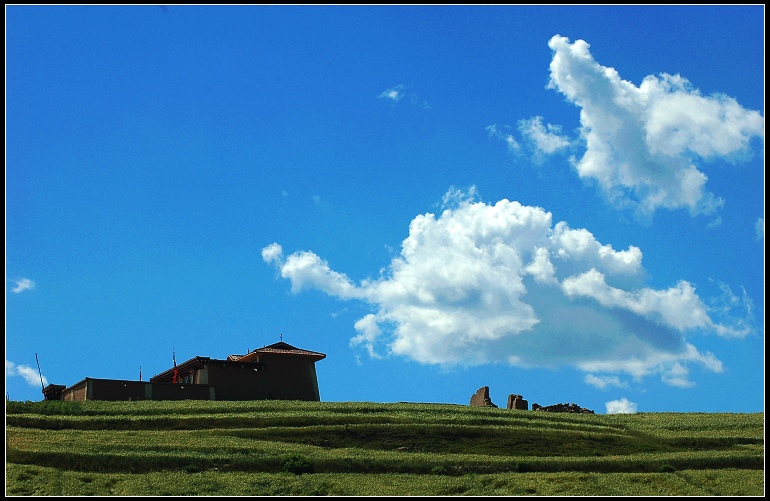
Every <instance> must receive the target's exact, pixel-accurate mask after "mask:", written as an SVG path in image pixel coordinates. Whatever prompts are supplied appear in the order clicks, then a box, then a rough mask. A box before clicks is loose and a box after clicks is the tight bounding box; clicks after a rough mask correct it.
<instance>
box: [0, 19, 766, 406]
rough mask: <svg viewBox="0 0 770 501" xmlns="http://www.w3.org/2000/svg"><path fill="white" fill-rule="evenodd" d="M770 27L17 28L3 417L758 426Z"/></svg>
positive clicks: (350, 24) (751, 22)
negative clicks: (265, 372)
mask: <svg viewBox="0 0 770 501" xmlns="http://www.w3.org/2000/svg"><path fill="white" fill-rule="evenodd" d="M764 15H765V11H764V6H762V5H758V6H752V5H745V6H674V7H669V6H582V7H581V6H553V7H551V6H481V7H476V6H397V7H394V6H355V7H351V6H318V7H315V6H251V7H240V6H231V7H213V6H187V7H179V6H168V7H159V6H119V7H91V6H65V7H59V6H6V179H5V181H6V394H7V396H8V397H9V398H11V399H12V400H39V399H41V398H42V395H41V391H40V378H39V376H38V371H37V366H36V363H35V354H36V353H37V354H38V356H39V360H40V365H41V369H42V373H43V376H44V378H45V382H46V383H56V384H64V385H71V384H74V383H76V382H78V381H80V380H82V379H83V378H85V377H95V378H115V379H138V377H139V370H140V367H141V370H142V373H143V375H144V378H145V379H147V378H149V377H150V376H152V375H154V374H158V373H160V372H162V371H164V370H166V369H168V368H169V367H170V366H171V363H172V352H175V353H176V358H177V360H179V361H184V360H187V359H189V358H192V357H194V356H209V357H212V358H225V357H227V355H229V354H243V353H244V352H246V351H247V350H250V349H255V348H258V347H261V346H264V345H268V344H272V343H274V342H277V341H278V340H279V339H280V336H281V335H282V336H283V340H284V341H286V342H288V343H290V344H292V345H294V346H297V347H299V348H303V349H308V350H313V351H319V352H322V353H325V354H326V355H327V358H326V359H325V360H322V361H320V362H318V363H317V364H316V369H317V373H318V380H319V387H320V393H321V399H322V400H325V401H373V402H399V401H409V402H443V403H458V404H467V403H468V402H469V400H470V396H471V395H472V394H473V393H474V392H476V390H478V389H479V388H480V387H482V386H489V387H490V396H491V398H492V401H493V402H494V403H496V404H497V405H499V406H502V407H504V406H505V404H506V400H507V396H508V394H511V393H517V394H521V395H523V396H524V398H525V399H527V400H528V401H529V403H530V405H531V404H532V403H535V402H536V403H539V404H540V405H551V404H555V403H561V402H574V403H577V404H578V405H581V406H583V407H587V408H590V409H594V410H595V411H596V412H599V413H605V412H666V411H672V412H717V411H718V412H757V411H763V410H764V344H765V343H764V318H765V312H764V299H765V298H764V294H765V292H764V270H765V268H764V246H765V239H764V182H765V179H764V106H765V102H764V88H765V81H764V71H765V68H764Z"/></svg>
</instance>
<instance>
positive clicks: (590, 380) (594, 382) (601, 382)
mask: <svg viewBox="0 0 770 501" xmlns="http://www.w3.org/2000/svg"><path fill="white" fill-rule="evenodd" d="M584 381H585V383H586V384H589V385H591V386H594V387H596V388H599V389H600V390H606V389H607V388H608V387H610V386H614V387H616V388H627V387H628V383H626V382H624V381H621V380H620V378H619V377H618V376H596V375H594V374H586V377H585V379H584Z"/></svg>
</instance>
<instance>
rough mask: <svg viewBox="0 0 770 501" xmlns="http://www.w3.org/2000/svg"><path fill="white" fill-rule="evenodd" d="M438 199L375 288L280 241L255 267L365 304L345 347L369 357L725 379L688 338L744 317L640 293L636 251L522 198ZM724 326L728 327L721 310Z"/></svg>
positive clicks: (684, 293)
mask: <svg viewBox="0 0 770 501" xmlns="http://www.w3.org/2000/svg"><path fill="white" fill-rule="evenodd" d="M450 195H452V196H450ZM445 200H447V201H453V205H452V206H451V207H448V208H446V209H445V210H444V211H443V212H442V213H441V214H440V215H439V216H436V215H434V214H431V213H426V214H421V215H418V216H417V217H415V218H414V219H413V220H412V222H411V223H410V225H409V236H408V237H407V238H406V239H405V240H404V241H403V242H402V245H401V252H400V254H399V255H398V256H397V257H395V258H394V259H393V260H392V261H391V263H390V265H389V267H388V268H387V270H385V272H383V273H382V274H381V275H380V276H379V277H378V278H376V279H367V280H363V281H361V282H360V283H358V284H356V283H354V282H353V281H352V280H351V279H350V278H349V277H347V276H346V275H345V274H344V273H340V272H337V271H334V270H332V269H331V268H330V267H329V265H328V263H327V262H326V261H324V260H323V259H322V258H321V257H319V256H317V255H316V254H314V253H313V252H310V251H300V252H295V253H293V254H290V255H288V256H284V253H283V249H282V248H281V246H280V245H279V244H277V243H273V244H271V245H269V246H267V247H265V248H264V249H263V250H262V257H263V259H264V260H265V262H267V263H271V264H273V265H275V266H276V268H277V270H278V272H279V273H280V276H281V277H283V278H285V279H287V280H289V281H290V282H291V290H292V292H294V293H298V292H300V291H302V290H304V289H310V288H313V289H318V290H321V291H324V292H325V293H327V294H329V295H331V296H335V297H337V298H340V299H344V300H359V301H363V302H365V303H367V304H369V305H370V306H371V308H372V312H371V313H368V314H366V315H365V316H363V317H362V318H360V319H359V320H358V321H357V322H356V323H355V325H354V328H355V330H356V333H357V334H356V335H355V336H354V337H353V338H352V339H351V345H353V346H357V347H362V348H364V349H366V350H367V351H368V352H369V354H370V355H371V356H373V357H379V356H388V355H400V356H404V357H407V358H410V359H412V360H415V361H418V362H420V363H426V364H442V365H477V364H484V363H494V362H505V363H510V364H512V365H517V366H521V367H554V366H559V365H569V366H573V367H577V368H580V369H582V370H584V371H586V373H588V374H590V375H591V377H590V378H589V380H590V381H608V379H606V374H608V373H625V374H627V375H631V376H634V377H643V376H646V375H649V374H653V373H655V374H659V375H660V376H661V378H662V379H663V381H665V382H667V383H669V384H672V385H675V386H687V385H688V384H690V383H689V381H688V379H687V372H688V371H687V367H688V365H690V364H693V363H694V364H699V365H701V366H703V367H704V368H706V369H708V370H712V371H717V372H719V371H721V370H722V366H721V363H720V362H719V360H717V359H716V358H715V357H714V356H713V355H712V354H710V353H701V352H699V351H698V350H697V348H696V347H695V346H694V345H693V344H692V343H691V342H689V341H688V336H690V335H691V334H693V333H716V334H718V335H723V336H742V335H745V334H747V333H748V332H749V331H750V329H749V327H747V324H746V323H741V322H743V320H736V321H734V322H733V323H725V322H722V323H719V322H717V321H715V320H714V319H713V316H712V315H711V313H712V311H713V307H711V306H709V305H706V304H704V302H703V301H701V299H700V298H699V296H698V294H697V293H696V291H695V288H694V287H693V286H692V285H691V284H689V283H688V282H686V281H684V280H683V281H680V282H679V283H676V284H672V285H671V286H670V287H668V288H665V289H661V290H657V289H652V288H649V287H645V286H644V281H645V277H646V274H645V271H644V269H643V267H642V251H641V249H639V248H638V247H636V246H629V247H628V248H627V249H614V248H613V247H612V246H611V245H610V244H603V243H601V242H599V241H597V240H596V238H595V237H594V236H593V234H592V233H591V232H590V231H588V230H587V229H584V228H578V229H573V228H570V227H569V226H568V224H567V223H566V222H564V221H560V222H557V223H556V224H554V223H553V221H552V216H551V213H549V212H546V211H545V210H544V209H542V208H540V207H530V206H524V205H522V204H520V203H518V202H516V201H509V200H500V201H498V202H497V203H495V204H494V205H492V204H487V203H483V202H477V201H474V200H473V199H472V198H471V197H465V198H463V197H458V196H457V192H456V191H455V192H452V191H450V193H448V196H447V197H445ZM742 307H746V308H748V307H749V305H745V304H743V303H742V302H740V301H739V302H738V304H732V305H731V309H732V311H735V309H736V308H738V309H739V308H742ZM720 318H722V319H724V318H730V317H729V316H728V315H725V312H724V311H720ZM602 373H604V374H605V376H600V375H601V374H602ZM602 377H605V378H604V379H602Z"/></svg>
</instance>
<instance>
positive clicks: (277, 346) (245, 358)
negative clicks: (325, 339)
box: [227, 341, 326, 362]
mask: <svg viewBox="0 0 770 501" xmlns="http://www.w3.org/2000/svg"><path fill="white" fill-rule="evenodd" d="M267 354H270V355H289V356H299V357H307V358H310V359H312V360H313V361H314V362H318V361H319V360H323V359H324V358H326V355H325V354H324V353H318V352H317V351H309V350H302V349H300V348H297V347H296V346H292V345H290V344H289V343H284V342H283V341H279V342H278V343H274V344H271V345H269V346H265V347H262V348H258V349H256V350H253V351H250V352H249V353H248V354H246V355H230V356H229V357H227V359H228V360H233V361H234V360H237V361H239V362H250V361H252V360H255V359H257V358H258V357H259V356H260V355H267Z"/></svg>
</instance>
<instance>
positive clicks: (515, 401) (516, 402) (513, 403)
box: [508, 393, 529, 411]
mask: <svg viewBox="0 0 770 501" xmlns="http://www.w3.org/2000/svg"><path fill="white" fill-rule="evenodd" d="M508 409H516V410H522V411H526V410H529V402H527V401H526V400H524V397H522V396H521V395H517V394H515V393H511V394H510V395H508Z"/></svg>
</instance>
